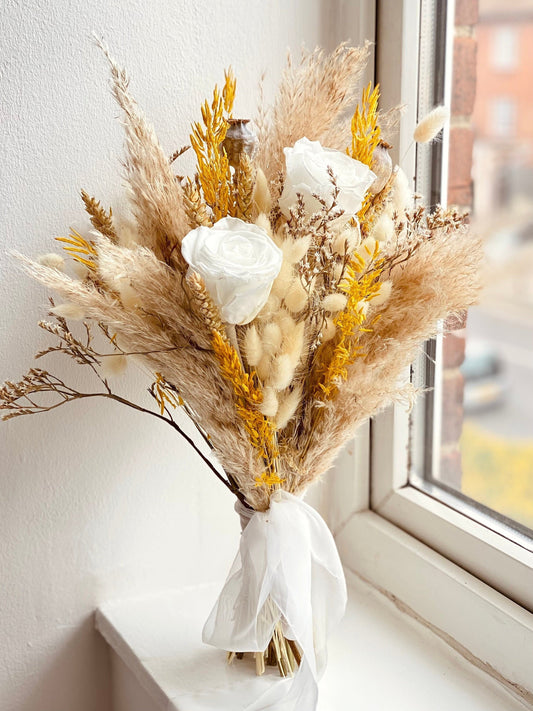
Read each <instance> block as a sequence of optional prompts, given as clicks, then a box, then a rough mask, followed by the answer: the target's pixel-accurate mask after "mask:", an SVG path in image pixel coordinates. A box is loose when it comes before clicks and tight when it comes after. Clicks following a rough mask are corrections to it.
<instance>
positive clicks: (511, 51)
mask: <svg viewBox="0 0 533 711" xmlns="http://www.w3.org/2000/svg"><path fill="white" fill-rule="evenodd" d="M508 6H509V5H508ZM499 9H500V10H501V9H503V8H502V7H500V8H499ZM515 12H516V11H515ZM511 14H512V9H511ZM490 51H491V60H492V61H491V63H492V67H493V68H494V69H497V70H499V71H501V72H509V71H512V70H513V69H515V68H516V66H517V64H518V32H517V31H516V29H515V28H514V27H508V26H506V25H500V26H496V27H495V28H494V29H493V31H492V46H491V48H490Z"/></svg>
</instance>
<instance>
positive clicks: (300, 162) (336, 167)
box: [279, 138, 376, 222]
mask: <svg viewBox="0 0 533 711" xmlns="http://www.w3.org/2000/svg"><path fill="white" fill-rule="evenodd" d="M284 152H285V162H286V166H287V176H286V178H285V184H284V187H283V193H282V195H281V197H280V199H279V206H280V209H281V211H282V213H283V214H284V215H285V217H287V218H288V217H290V209H291V207H294V205H296V202H297V198H298V194H300V195H302V197H303V199H304V204H305V209H306V211H307V212H308V213H313V212H318V211H319V210H320V209H321V205H320V203H319V201H318V200H317V199H316V198H315V197H314V194H316V195H319V196H320V197H321V198H322V199H323V200H325V201H326V202H327V203H328V204H329V205H331V204H332V201H333V185H332V183H331V178H330V176H329V174H328V168H331V170H332V171H333V174H334V175H335V179H336V182H337V188H338V189H339V194H338V196H337V204H338V207H339V208H341V209H342V210H344V212H343V214H342V216H341V217H339V218H338V221H339V222H347V221H348V220H350V219H351V218H352V217H355V215H356V214H357V213H358V212H359V210H360V209H361V206H362V204H363V200H364V198H365V194H366V191H367V190H368V188H369V187H370V186H371V185H372V183H373V182H374V180H375V178H376V176H375V175H374V173H373V172H372V171H371V170H370V168H369V167H368V166H367V165H365V164H364V163H361V162H360V161H358V160H354V159H353V158H350V156H348V155H346V153H341V151H335V150H333V149H331V148H322V146H321V145H320V143H319V141H310V140H308V139H307V138H300V140H299V141H297V142H296V143H295V144H294V147H293V148H285V149H284Z"/></svg>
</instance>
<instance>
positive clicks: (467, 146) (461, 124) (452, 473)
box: [440, 0, 478, 488]
mask: <svg viewBox="0 0 533 711" xmlns="http://www.w3.org/2000/svg"><path fill="white" fill-rule="evenodd" d="M477 20H478V0H457V2H456V8H455V37H454V48H453V85H452V104H451V114H452V116H451V123H450V154H449V162H448V204H449V205H457V206H458V207H459V208H460V209H461V210H470V209H471V208H472V202H473V184H472V149H473V144H474V132H473V125H472V114H473V112H474V104H475V99H476V64H477V61H476V60H477V41H476V35H475V25H476V23H477ZM465 325H466V314H465V316H464V318H462V319H457V318H456V319H454V320H451V321H450V322H448V323H447V324H446V330H447V331H448V332H447V333H446V335H445V336H444V339H443V383H442V437H441V456H440V465H441V470H440V478H441V479H442V480H443V481H444V482H445V483H448V484H450V485H451V486H454V487H456V488H460V487H461V471H462V470H461V453H460V450H459V439H460V437H461V431H462V426H463V387H464V381H463V376H462V374H461V372H460V370H459V368H460V366H461V364H462V362H463V360H464V355H465V330H464V328H465Z"/></svg>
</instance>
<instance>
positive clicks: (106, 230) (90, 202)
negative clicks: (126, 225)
mask: <svg viewBox="0 0 533 711" xmlns="http://www.w3.org/2000/svg"><path fill="white" fill-rule="evenodd" d="M81 199H82V200H83V204H84V205H85V210H86V212H87V214H88V215H89V217H90V220H91V224H92V226H93V227H94V229H95V230H98V232H100V234H101V235H104V237H107V238H108V239H110V240H111V242H113V243H114V244H116V243H117V242H118V237H117V232H116V230H115V227H114V225H113V211H112V210H111V208H109V212H106V210H105V209H104V208H103V207H102V206H101V205H100V202H99V201H98V200H96V198H94V197H91V196H90V195H89V194H88V193H86V192H85V190H82V191H81Z"/></svg>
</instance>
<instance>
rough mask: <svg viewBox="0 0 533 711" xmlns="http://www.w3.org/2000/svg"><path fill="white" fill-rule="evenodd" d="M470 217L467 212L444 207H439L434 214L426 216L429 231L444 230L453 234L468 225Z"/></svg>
mask: <svg viewBox="0 0 533 711" xmlns="http://www.w3.org/2000/svg"><path fill="white" fill-rule="evenodd" d="M469 220H470V215H469V214H468V213H467V212H459V210H457V208H455V207H448V208H446V207H443V206H442V205H437V207H436V208H435V210H434V212H432V213H429V214H427V215H426V224H427V228H428V229H429V230H438V229H442V230H445V231H447V232H453V231H455V230H457V229H459V228H461V227H463V226H464V225H467V224H468V222H469Z"/></svg>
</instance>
